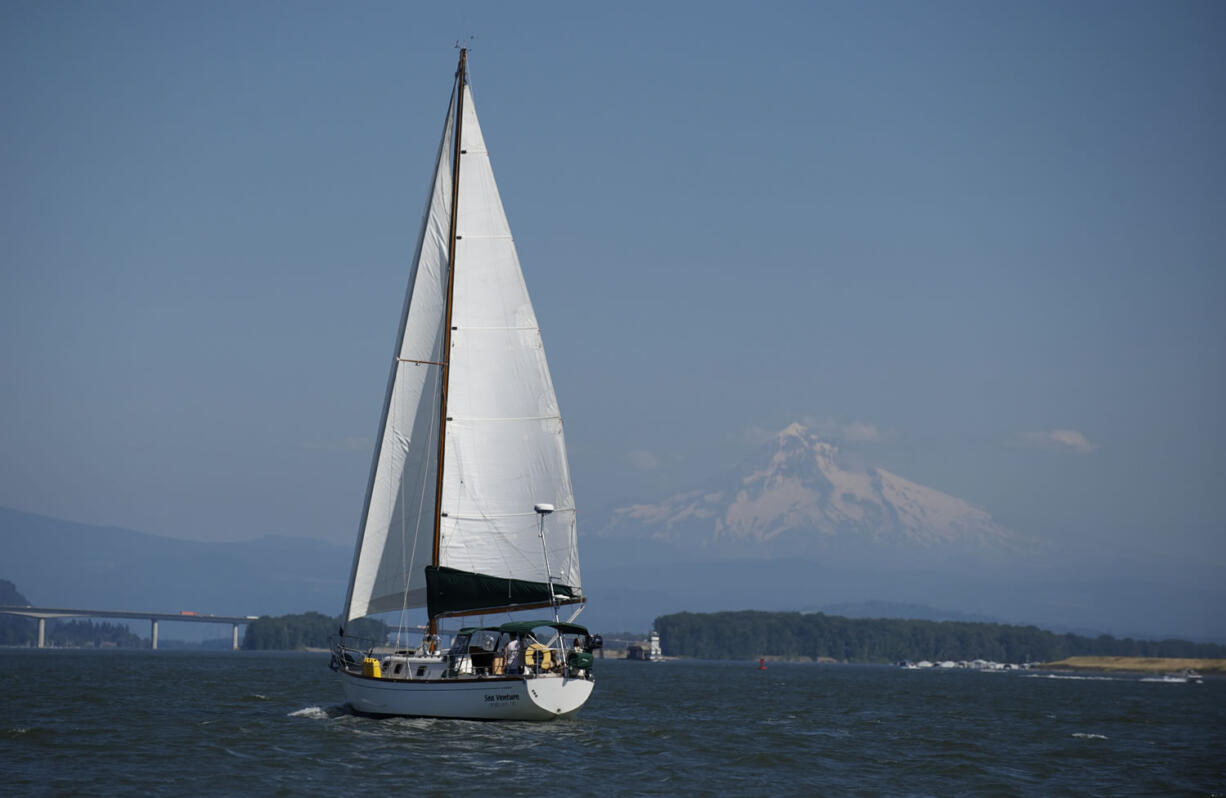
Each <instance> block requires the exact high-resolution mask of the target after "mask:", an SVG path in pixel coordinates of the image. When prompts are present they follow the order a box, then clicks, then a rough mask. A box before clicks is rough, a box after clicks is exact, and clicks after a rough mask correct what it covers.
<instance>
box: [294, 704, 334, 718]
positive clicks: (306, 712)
mask: <svg viewBox="0 0 1226 798" xmlns="http://www.w3.org/2000/svg"><path fill="white" fill-rule="evenodd" d="M289 717H291V718H313V719H315V720H327V719H328V717H329V715H328V713H327V711H325V710H324V708H323V707H303V708H302V709H300V710H298V711H297V712H291V713H289Z"/></svg>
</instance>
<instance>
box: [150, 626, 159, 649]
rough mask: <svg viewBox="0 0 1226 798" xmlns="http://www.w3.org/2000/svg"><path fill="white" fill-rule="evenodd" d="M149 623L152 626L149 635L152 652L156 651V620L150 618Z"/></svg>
mask: <svg viewBox="0 0 1226 798" xmlns="http://www.w3.org/2000/svg"><path fill="white" fill-rule="evenodd" d="M149 623H151V624H153V630H152V631H151V632H150V633H149V640H150V643H151V645H150V648H152V649H153V650H154V651H157V650H158V619H157V618H152V619H151V620H150V621H149Z"/></svg>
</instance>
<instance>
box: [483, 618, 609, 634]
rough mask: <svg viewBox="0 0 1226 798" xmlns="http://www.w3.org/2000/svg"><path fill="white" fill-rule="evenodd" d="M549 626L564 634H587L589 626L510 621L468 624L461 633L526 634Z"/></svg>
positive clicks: (554, 622) (555, 622) (553, 622)
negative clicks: (493, 623) (482, 624)
mask: <svg viewBox="0 0 1226 798" xmlns="http://www.w3.org/2000/svg"><path fill="white" fill-rule="evenodd" d="M544 627H549V628H550V629H557V630H558V631H559V632H561V633H562V634H564V635H585V634H587V627H586V626H580V625H579V624H577V623H565V622H558V621H509V622H507V623H501V624H498V625H497V626H468V627H465V628H464V629H461V630H460V632H459V633H460V634H462V635H463V634H471V633H473V632H505V633H507V634H513V635H525V634H528V633H529V632H531V631H532V630H533V629H541V628H544Z"/></svg>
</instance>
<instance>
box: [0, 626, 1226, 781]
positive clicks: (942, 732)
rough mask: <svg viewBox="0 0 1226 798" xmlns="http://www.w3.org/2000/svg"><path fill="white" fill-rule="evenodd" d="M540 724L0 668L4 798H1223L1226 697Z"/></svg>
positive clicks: (733, 690)
mask: <svg viewBox="0 0 1226 798" xmlns="http://www.w3.org/2000/svg"><path fill="white" fill-rule="evenodd" d="M597 669H598V672H597V679H598V681H597V686H596V692H595V694H594V695H593V697H592V700H591V701H590V702H589V703H588V705H587V706H586V707H585V708H584V709H583V710H582V712H580V714H579V715H578V716H577V717H576V718H574V719H571V720H563V721H556V722H553V723H542V724H533V723H514V724H508V723H476V722H469V721H441V720H422V719H391V720H374V719H369V718H361V717H355V716H352V715H349V714H347V713H346V712H345V711H344V710H343V708H342V707H341V702H342V695H341V690H340V685H339V683H338V682H337V677H336V676H335V675H334V674H333V673H332V672H331V671H329V670H328V667H327V656H326V655H308V654H254V653H246V652H243V653H233V654H231V653H226V654H220V653H205V654H194V653H186V652H169V651H167V652H73V651H28V650H26V651H23V650H9V651H0V686H2V688H0V776H2V780H0V793H5V792H12V793H18V794H63V793H77V794H99V793H107V794H114V793H139V794H164V795H183V794H189V793H190V794H202V793H217V794H220V793H236V792H238V793H250V794H260V795H277V794H283V795H290V794H293V795H302V794H316V795H323V794H325V793H331V794H358V793H359V792H360V793H361V794H382V793H383V792H384V791H396V792H397V793H398V794H403V793H404V792H405V791H408V793H410V794H413V793H418V794H424V795H429V794H439V793H444V792H452V793H454V792H455V791H457V790H463V791H464V792H465V793H466V794H467V793H469V792H473V791H477V792H485V791H489V792H491V793H494V794H499V795H515V794H534V795H543V794H546V793H549V794H592V793H606V794H609V793H613V794H617V793H627V794H629V793H634V794H645V795H670V794H676V793H683V794H709V795H715V794H724V793H732V794H742V795H762V794H767V793H771V794H776V795H779V794H784V795H801V794H825V795H833V794H842V793H849V792H861V793H884V794H914V795H928V794H933V795H935V794H939V795H943V796H944V795H957V794H974V795H983V794H995V795H1009V794H1019V795H1053V794H1099V795H1125V794H1127V795H1136V794H1151V795H1155V794H1156V795H1167V794H1193V795H1195V794H1204V795H1210V794H1218V795H1222V794H1226V681H1223V680H1207V681H1206V682H1205V683H1204V684H1163V683H1154V682H1148V683H1146V682H1141V681H1139V680H1138V679H1136V678H1131V677H1122V678H1115V677H1098V678H1045V677H1044V676H1042V675H1036V674H1015V673H974V672H932V671H904V670H899V669H894V668H884V667H867V666H866V667H854V666H817V665H783V664H776V665H772V666H771V667H770V668H769V670H767V671H758V670H757V666H756V663H753V664H750V663H711V662H697V663H692V662H667V663H629V662H611V661H606V662H598V663H597Z"/></svg>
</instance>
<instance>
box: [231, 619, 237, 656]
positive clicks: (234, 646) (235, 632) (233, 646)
mask: <svg viewBox="0 0 1226 798" xmlns="http://www.w3.org/2000/svg"><path fill="white" fill-rule="evenodd" d="M230 650H231V651H238V624H234V644H233V645H232V646H230Z"/></svg>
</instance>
